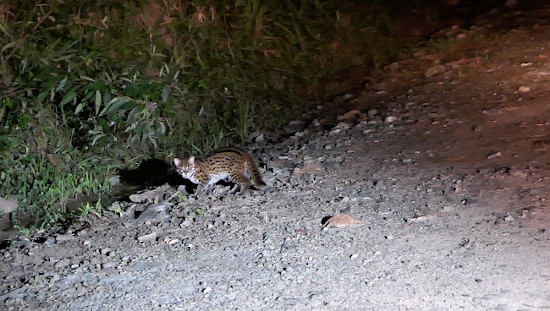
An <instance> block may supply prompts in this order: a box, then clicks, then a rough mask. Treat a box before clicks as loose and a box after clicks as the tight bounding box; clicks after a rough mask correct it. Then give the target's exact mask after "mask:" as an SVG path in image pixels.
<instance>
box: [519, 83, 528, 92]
mask: <svg viewBox="0 0 550 311" xmlns="http://www.w3.org/2000/svg"><path fill="white" fill-rule="evenodd" d="M518 91H519V92H520V93H529V92H531V88H530V87H528V86H525V85H522V86H520V87H519V88H518Z"/></svg>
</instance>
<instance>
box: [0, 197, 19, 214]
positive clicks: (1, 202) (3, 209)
mask: <svg viewBox="0 0 550 311" xmlns="http://www.w3.org/2000/svg"><path fill="white" fill-rule="evenodd" d="M16 209H17V199H16V198H9V197H8V198H3V197H0V214H4V213H11V212H13V211H15V210H16Z"/></svg>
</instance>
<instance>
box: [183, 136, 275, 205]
mask: <svg viewBox="0 0 550 311" xmlns="http://www.w3.org/2000/svg"><path fill="white" fill-rule="evenodd" d="M174 165H175V166H176V170H177V172H178V174H180V175H181V176H182V177H183V178H185V179H188V180H189V181H191V182H192V183H194V184H198V186H197V189H196V191H195V193H199V194H205V193H209V192H210V191H212V189H213V187H214V185H215V184H216V183H217V182H218V181H220V180H228V181H231V182H233V183H235V187H234V188H233V189H231V192H232V193H234V192H236V191H237V190H239V189H240V193H244V192H245V191H246V190H248V189H249V188H250V185H251V182H250V180H251V179H252V182H254V186H255V187H256V188H258V189H264V188H266V187H267V185H266V183H265V182H264V181H263V179H262V175H261V173H260V170H259V169H258V166H257V165H256V163H255V162H254V160H253V159H252V157H251V156H250V154H249V153H248V152H247V151H246V150H244V149H242V148H239V147H226V148H220V149H216V150H214V151H213V152H212V153H210V154H209V155H208V156H206V157H205V158H202V159H196V158H195V157H194V156H191V157H189V158H185V159H179V158H174ZM249 177H250V178H249Z"/></svg>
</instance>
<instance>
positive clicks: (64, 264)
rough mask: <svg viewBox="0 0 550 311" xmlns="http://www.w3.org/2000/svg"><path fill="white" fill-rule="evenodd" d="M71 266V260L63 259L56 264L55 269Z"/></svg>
mask: <svg viewBox="0 0 550 311" xmlns="http://www.w3.org/2000/svg"><path fill="white" fill-rule="evenodd" d="M70 264H71V260H70V259H69V258H64V259H61V260H60V261H58V262H56V263H55V265H54V268H56V269H61V268H65V267H67V266H69V265H70Z"/></svg>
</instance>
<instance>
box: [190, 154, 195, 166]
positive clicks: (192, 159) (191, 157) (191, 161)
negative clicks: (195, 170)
mask: <svg viewBox="0 0 550 311" xmlns="http://www.w3.org/2000/svg"><path fill="white" fill-rule="evenodd" d="M193 163H195V156H190V157H189V164H193Z"/></svg>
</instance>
